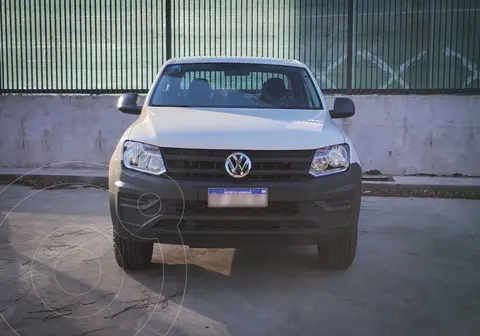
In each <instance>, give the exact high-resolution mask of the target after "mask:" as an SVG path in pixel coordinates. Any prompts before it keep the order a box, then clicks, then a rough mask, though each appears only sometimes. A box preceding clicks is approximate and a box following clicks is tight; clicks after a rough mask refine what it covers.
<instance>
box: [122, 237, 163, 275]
mask: <svg viewBox="0 0 480 336" xmlns="http://www.w3.org/2000/svg"><path fill="white" fill-rule="evenodd" d="M153 244H154V243H150V242H136V241H130V240H127V239H125V238H122V237H120V236H119V235H117V234H116V233H115V232H114V233H113V248H114V254H115V261H116V262H117V264H118V266H119V267H121V268H123V269H125V270H138V269H145V268H147V267H148V266H149V265H150V262H151V261H152V254H153Z"/></svg>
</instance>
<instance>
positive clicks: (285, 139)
mask: <svg viewBox="0 0 480 336" xmlns="http://www.w3.org/2000/svg"><path fill="white" fill-rule="evenodd" d="M123 138H124V139H130V140H135V141H140V142H144V143H148V144H151V145H156V146H159V147H176V148H204V149H238V150H240V149H243V150H249V149H250V150H255V149H263V150H288V149H315V148H319V147H323V146H329V145H332V144H338V143H343V142H344V141H345V139H344V136H343V134H342V132H341V131H340V129H338V128H337V126H336V125H335V124H334V123H333V122H332V120H331V119H330V117H329V116H328V115H327V111H325V110H285V109H283V110H282V109H280V110H272V109H257V110H254V109H221V108H218V109H217V108H213V109H212V108H208V109H207V108H182V107H144V110H143V111H142V114H141V115H140V117H139V118H138V119H137V120H136V121H135V122H134V123H133V124H132V125H131V126H130V127H129V128H128V129H127V131H126V132H125V134H124V136H123Z"/></svg>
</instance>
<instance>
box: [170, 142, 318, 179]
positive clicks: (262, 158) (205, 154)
mask: <svg viewBox="0 0 480 336" xmlns="http://www.w3.org/2000/svg"><path fill="white" fill-rule="evenodd" d="M234 152H242V153H244V154H246V155H247V156H248V157H249V158H250V160H251V161H252V169H251V171H250V173H249V174H248V175H247V176H245V177H244V178H242V179H241V180H242V181H244V180H262V181H289V180H303V179H309V178H311V176H310V175H309V174H308V170H309V168H310V163H311V160H312V157H313V150H245V151H243V150H238V151H237V150H216V149H215V150H211V149H182V148H162V154H163V158H164V160H165V165H166V167H167V174H168V176H170V177H172V178H179V179H215V180H230V181H233V180H235V179H234V178H233V177H231V176H230V175H229V174H228V173H227V171H226V170H225V160H226V159H227V157H228V156H229V155H230V154H232V153H234Z"/></svg>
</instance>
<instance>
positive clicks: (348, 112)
mask: <svg viewBox="0 0 480 336" xmlns="http://www.w3.org/2000/svg"><path fill="white" fill-rule="evenodd" d="M354 114H355V104H354V103H353V101H352V100H351V99H350V98H336V99H335V102H334V103H333V110H330V117H332V119H342V118H350V117H351V116H353V115H354Z"/></svg>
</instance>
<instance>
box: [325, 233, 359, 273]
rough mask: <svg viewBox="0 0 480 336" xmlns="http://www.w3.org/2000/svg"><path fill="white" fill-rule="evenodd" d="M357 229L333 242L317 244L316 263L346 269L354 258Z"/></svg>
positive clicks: (328, 267) (329, 267)
mask: <svg viewBox="0 0 480 336" xmlns="http://www.w3.org/2000/svg"><path fill="white" fill-rule="evenodd" d="M357 236H358V234H357V230H355V231H354V232H351V233H349V234H348V235H346V237H344V238H342V239H341V240H340V241H338V242H335V243H334V244H318V245H317V253H318V263H319V266H320V267H321V268H326V269H338V270H342V269H347V268H349V267H350V266H351V265H352V264H353V261H354V260H355V255H356V253H357Z"/></svg>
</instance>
